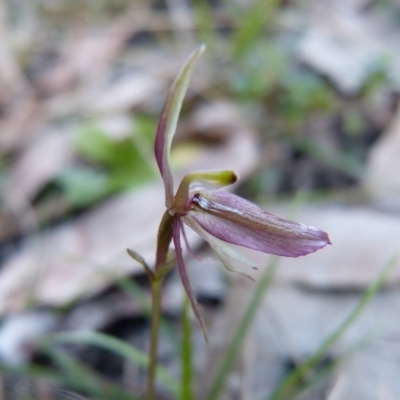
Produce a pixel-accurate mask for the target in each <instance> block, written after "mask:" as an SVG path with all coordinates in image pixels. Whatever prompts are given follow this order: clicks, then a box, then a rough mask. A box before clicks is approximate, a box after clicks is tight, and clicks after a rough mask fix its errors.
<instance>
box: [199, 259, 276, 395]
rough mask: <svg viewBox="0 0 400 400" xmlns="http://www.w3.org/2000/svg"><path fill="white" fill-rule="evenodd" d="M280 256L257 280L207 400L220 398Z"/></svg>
mask: <svg viewBox="0 0 400 400" xmlns="http://www.w3.org/2000/svg"><path fill="white" fill-rule="evenodd" d="M278 262H279V258H278V257H272V258H271V261H270V263H269V265H268V269H267V271H266V272H265V273H264V275H263V276H262V277H261V279H260V280H259V281H258V282H257V286H256V287H255V290H254V292H253V295H252V297H251V299H250V302H249V304H248V306H247V308H246V310H245V312H244V314H243V317H242V319H241V321H240V323H239V326H238V328H237V329H236V331H235V334H234V336H233V338H232V341H231V342H230V343H229V345H228V349H227V351H226V353H225V355H224V357H223V359H222V363H221V367H220V368H219V370H218V372H217V374H216V376H215V378H214V382H213V384H212V386H211V389H210V391H209V393H208V395H207V397H206V399H207V400H217V399H219V398H220V395H221V392H222V390H223V389H224V386H225V383H226V379H227V377H228V375H229V372H230V370H231V368H232V365H233V363H234V361H235V359H236V357H237V355H238V353H239V351H240V348H241V346H242V343H243V341H244V339H245V337H246V335H247V333H248V331H249V329H250V327H251V325H252V322H253V320H254V317H255V315H256V312H257V309H258V307H259V305H260V304H261V302H262V300H263V298H264V295H265V293H266V291H267V289H268V287H269V286H270V285H271V283H272V280H273V277H274V274H275V270H276V268H277V266H278Z"/></svg>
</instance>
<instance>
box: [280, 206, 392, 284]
mask: <svg viewBox="0 0 400 400" xmlns="http://www.w3.org/2000/svg"><path fill="white" fill-rule="evenodd" d="M296 220H297V221H301V222H304V223H307V224H310V225H314V226H318V227H319V228H321V229H323V230H324V231H326V232H328V234H329V237H330V239H331V242H332V245H331V246H327V247H325V248H324V249H322V250H320V251H318V252H316V253H314V254H310V255H308V256H306V257H299V258H294V259H292V258H282V260H281V267H280V268H279V276H280V277H282V278H284V279H286V280H291V281H296V282H299V283H302V284H304V285H307V286H311V287H315V288H319V289H338V290H344V289H351V288H360V289H362V288H365V287H366V286H368V285H369V284H370V283H371V282H373V281H374V280H375V279H376V278H377V276H378V274H379V272H380V271H381V270H382V268H383V267H384V265H385V264H386V263H387V262H388V261H389V259H390V258H391V257H392V256H393V255H395V254H396V253H397V254H399V253H400V242H399V240H398V238H399V237H400V218H399V217H398V216H396V215H390V214H387V213H383V212H379V211H376V210H372V209H368V208H364V207H332V206H331V207H328V208H323V207H319V206H318V205H314V206H308V207H306V208H304V209H303V210H301V211H300V212H298V213H296ZM399 283H400V259H398V260H397V264H396V267H395V268H394V269H393V271H392V273H391V274H390V276H389V278H388V284H389V285H398V284H399Z"/></svg>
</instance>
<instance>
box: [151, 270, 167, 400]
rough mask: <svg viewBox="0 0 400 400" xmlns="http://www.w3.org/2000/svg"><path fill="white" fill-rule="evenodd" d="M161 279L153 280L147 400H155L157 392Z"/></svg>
mask: <svg viewBox="0 0 400 400" xmlns="http://www.w3.org/2000/svg"><path fill="white" fill-rule="evenodd" d="M162 281H163V277H161V279H153V280H152V282H151V290H152V309H151V339H150V350H149V369H148V377H147V379H148V380H147V400H154V399H155V398H156V397H155V395H156V393H155V379H156V369H157V354H158V335H159V331H160V320H161V288H162Z"/></svg>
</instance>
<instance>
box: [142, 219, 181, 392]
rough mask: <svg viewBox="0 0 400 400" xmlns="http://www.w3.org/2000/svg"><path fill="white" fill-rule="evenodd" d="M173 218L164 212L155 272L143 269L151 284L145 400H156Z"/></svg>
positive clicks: (171, 264) (158, 240)
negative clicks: (163, 306) (163, 293)
mask: <svg viewBox="0 0 400 400" xmlns="http://www.w3.org/2000/svg"><path fill="white" fill-rule="evenodd" d="M173 221H174V219H173V217H172V216H171V215H170V214H169V213H168V211H166V212H165V213H164V215H163V217H162V219H161V223H160V227H159V229H158V236H157V253H156V265H155V271H154V272H153V271H151V270H149V268H146V267H145V270H146V273H147V276H148V278H149V281H150V284H151V292H152V303H151V337H150V349H149V368H148V372H147V400H155V399H156V390H155V380H156V370H157V363H158V360H157V354H158V337H159V332H160V321H161V289H162V283H163V280H164V277H165V276H166V274H167V273H168V272H169V271H170V270H171V268H172V266H173V262H172V261H171V260H168V251H169V245H170V243H171V240H172V226H173Z"/></svg>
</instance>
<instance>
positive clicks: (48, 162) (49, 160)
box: [4, 131, 73, 201]
mask: <svg viewBox="0 0 400 400" xmlns="http://www.w3.org/2000/svg"><path fill="white" fill-rule="evenodd" d="M72 157H73V144H72V138H71V136H70V135H68V134H67V133H65V132H63V131H53V132H49V133H47V134H43V135H42V136H41V137H40V138H39V139H37V140H36V141H35V142H34V143H33V144H32V145H31V146H30V147H28V148H26V150H24V151H23V153H22V155H21V156H20V157H19V159H18V160H17V161H16V163H15V164H14V165H13V166H12V169H11V173H10V179H9V181H8V183H7V185H6V187H5V190H4V196H5V197H6V198H8V199H10V201H12V200H13V199H20V198H24V199H28V200H31V199H32V198H34V197H35V196H36V195H37V194H38V193H39V192H40V190H41V189H43V187H44V186H45V185H46V184H48V183H49V182H50V181H51V180H52V179H54V178H55V177H56V176H57V175H58V174H59V173H60V172H61V171H62V170H63V169H64V168H66V166H67V165H69V163H70V162H71V161H72Z"/></svg>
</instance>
